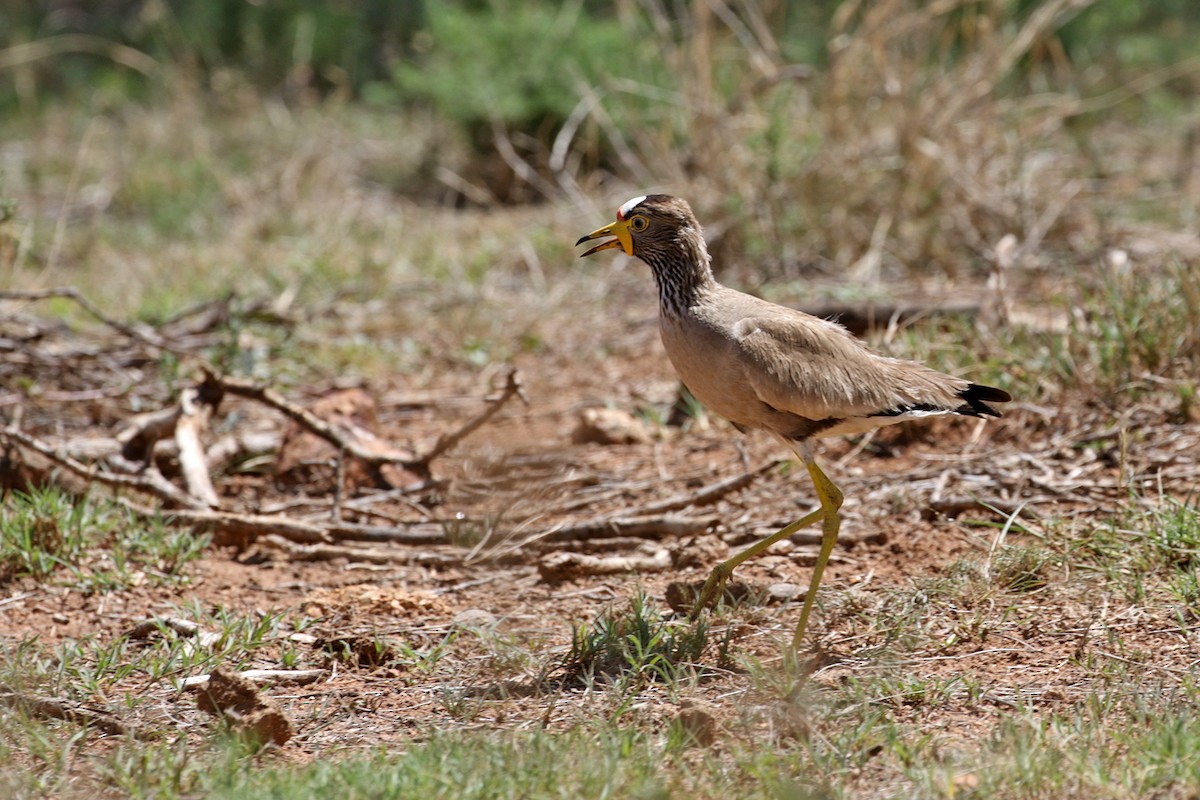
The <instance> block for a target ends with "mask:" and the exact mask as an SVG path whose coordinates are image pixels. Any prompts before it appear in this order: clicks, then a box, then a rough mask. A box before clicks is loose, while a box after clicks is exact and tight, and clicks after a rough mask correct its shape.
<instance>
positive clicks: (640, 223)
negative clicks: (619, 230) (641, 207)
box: [629, 215, 650, 233]
mask: <svg viewBox="0 0 1200 800" xmlns="http://www.w3.org/2000/svg"><path fill="white" fill-rule="evenodd" d="M629 227H630V228H632V229H633V230H634V231H637V232H639V233H640V232H641V231H644V230H646V228H649V227H650V220H648V219H646V218H645V217H643V216H641V215H638V216H636V217H634V218H633V219H631V220H629Z"/></svg>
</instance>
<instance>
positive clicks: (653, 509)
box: [633, 458, 785, 516]
mask: <svg viewBox="0 0 1200 800" xmlns="http://www.w3.org/2000/svg"><path fill="white" fill-rule="evenodd" d="M783 463H785V460H784V459H782V458H777V459H775V460H774V461H768V462H767V463H766V464H763V465H761V466H759V467H756V468H755V469H752V470H748V471H747V472H743V473H742V474H741V475H734V476H733V477H732V478H726V479H725V480H723V481H718V482H717V483H714V484H711V485H709V486H705V487H703V488H702V489H700V490H699V491H697V492H692V493H690V494H677V495H675V496H674V497H668V498H667V499H666V500H660V501H658V502H657V503H650V504H649V505H645V506H642V507H641V508H639V509H637V510H636V511H635V512H633V513H634V514H635V515H639V516H640V515H643V514H660V513H662V512H664V511H676V510H678V509H681V508H686V507H688V506H705V505H710V504H712V503H715V502H717V501H718V500H720V499H721V498H722V497H724V496H725V495H727V494H729V493H731V492H736V491H738V490H739V489H744V488H746V487H747V486H749V485H750V484H751V483H753V482H754V480H755V479H756V478H758V477H759V476H760V475H764V474H766V473H768V472H770V471H771V470H773V469H775V468H776V467H778V466H779V465H780V464H783Z"/></svg>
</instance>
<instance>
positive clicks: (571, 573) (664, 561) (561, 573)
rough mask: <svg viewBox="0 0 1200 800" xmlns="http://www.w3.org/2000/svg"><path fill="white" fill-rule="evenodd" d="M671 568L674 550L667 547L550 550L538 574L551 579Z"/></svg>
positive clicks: (540, 564) (660, 570)
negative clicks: (624, 551) (636, 551)
mask: <svg viewBox="0 0 1200 800" xmlns="http://www.w3.org/2000/svg"><path fill="white" fill-rule="evenodd" d="M670 568H671V554H670V553H669V552H667V550H666V549H665V548H663V549H659V550H656V551H655V553H654V555H651V556H645V555H628V556H603V557H601V556H592V555H588V554H587V553H561V552H560V553H550V554H548V555H546V556H544V557H543V558H542V559H541V560H540V561H538V575H540V576H541V578H542V580H544V581H546V582H548V583H558V582H560V581H567V580H572V579H574V578H582V577H591V576H595V575H617V574H620V573H624V572H662V571H663V570H666V569H670Z"/></svg>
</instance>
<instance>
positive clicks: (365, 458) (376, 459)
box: [201, 366, 524, 468]
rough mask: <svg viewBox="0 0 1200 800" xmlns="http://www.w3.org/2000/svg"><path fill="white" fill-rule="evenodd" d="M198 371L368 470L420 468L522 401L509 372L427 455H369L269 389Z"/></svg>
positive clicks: (512, 371)
mask: <svg viewBox="0 0 1200 800" xmlns="http://www.w3.org/2000/svg"><path fill="white" fill-rule="evenodd" d="M201 369H202V370H203V371H204V372H205V374H206V375H208V377H209V380H212V381H214V382H215V383H216V384H217V385H219V386H220V387H221V388H222V389H224V390H225V391H226V392H229V393H230V394H233V395H237V396H238V397H245V398H247V399H249V400H256V401H258V402H260V403H263V404H264V405H267V406H270V407H271V408H274V409H275V410H276V411H279V412H280V413H282V414H283V415H284V416H286V417H287V418H288V419H290V420H292V421H293V422H295V423H297V424H298V425H300V426H302V427H304V428H306V429H308V430H309V431H311V432H312V433H314V434H316V435H317V436H320V437H321V438H322V439H324V440H325V441H327V442H329V443H330V444H332V445H333V446H334V447H338V448H344V449H345V452H346V453H348V454H349V455H350V456H352V457H353V458H356V459H358V460H359V461H362V462H363V463H365V464H367V465H369V466H372V467H378V466H383V465H384V464H398V465H399V466H401V467H405V468H414V467H424V466H426V465H427V464H428V463H429V462H430V461H432V460H433V459H434V458H436V457H438V456H439V455H441V454H442V453H444V452H446V451H447V450H449V449H450V448H451V447H453V446H454V445H456V444H458V443H459V442H460V441H462V440H463V439H464V438H465V437H466V436H468V435H469V434H471V433H472V432H474V431H475V430H476V429H477V428H478V427H480V426H481V425H483V424H484V423H485V422H487V421H488V420H489V419H491V418H492V416H494V415H495V413H496V412H497V411H499V410H500V407H501V406H503V405H504V404H505V403H507V402H508V401H509V400H510V399H512V397H513V395H518V396H520V397H521V399H522V400H524V395H522V394H521V382H520V380H519V379H518V377H517V371H516V370H515V369H510V370H509V372H508V375H507V383H506V385H505V387H504V390H503V391H502V392H501V393H500V395H499V396H497V397H495V398H493V399H491V400H489V401H488V407H487V408H486V409H484V410H483V411H482V412H481V413H480V414H479V415H478V416H476V417H475V418H474V419H471V420H468V421H467V423H466V424H465V425H463V426H462V427H461V428H459V429H458V430H457V431H453V432H451V433H448V434H444V435H442V436H440V437H438V440H437V441H436V442H435V443H434V445H433V447H432V448H431V449H430V450H429V452H428V453H425V454H424V455H419V456H416V457H411V456H400V455H390V454H387V453H372V452H369V451H367V450H364V449H363V448H362V447H361V446H360V445H359V444H358V443H357V442H355V441H353V440H350V439H347V438H346V437H345V436H343V435H342V433H341V432H340V431H339V430H338V429H337V428H336V427H335V426H333V425H330V424H329V423H328V422H326V421H325V420H323V419H321V418H320V417H318V416H317V415H316V414H313V413H312V412H310V411H308V410H307V409H305V408H301V407H300V406H298V405H296V404H295V403H292V402H291V401H289V400H287V399H286V398H284V397H283V396H282V395H280V394H279V393H278V392H276V391H275V390H273V389H270V388H268V387H266V386H260V385H259V384H257V383H255V382H253V381H248V380H242V379H239V378H230V377H228V376H220V375H217V374H216V373H214V372H213V371H212V369H211V368H210V367H207V366H201Z"/></svg>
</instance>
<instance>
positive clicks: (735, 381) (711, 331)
mask: <svg viewBox="0 0 1200 800" xmlns="http://www.w3.org/2000/svg"><path fill="white" fill-rule="evenodd" d="M659 332H660V334H661V336H662V343H663V348H664V349H665V350H666V351H667V358H669V359H670V361H671V364H672V366H674V367H675V372H676V373H677V374H678V375H679V379H680V380H682V381H683V383H684V385H686V386H687V388H688V390H689V391H691V393H692V394H693V395H695V397H696V399H697V400H699V401H700V402H701V403H703V404H704V406H705V407H706V408H707V409H708V410H709V411H711V412H713V413H715V414H719V415H721V416H722V417H725V418H726V419H728V420H730V421H731V422H735V423H738V424H739V425H743V426H746V427H751V428H761V427H767V426H766V425H765V424H764V420H762V419H759V416H761V414H760V413H759V409H760V408H761V407H762V405H763V404H762V401H761V400H759V398H758V395H757V394H755V392H754V389H753V388H752V387H751V386H750V385H749V383H748V382H747V381H746V378H745V375H744V374H743V371H742V366H741V362H740V360H739V359H737V358H736V357H735V353H734V348H735V346H736V343H735V342H734V341H733V340H732V339H731V338H730V334H729V333H728V332H726V331H723V330H721V329H720V328H719V327H718V326H715V325H713V324H711V323H709V322H707V321H705V320H703V319H697V318H694V317H684V318H682V319H681V318H676V317H671V316H667V315H663V316H662V317H660V327H659Z"/></svg>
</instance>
